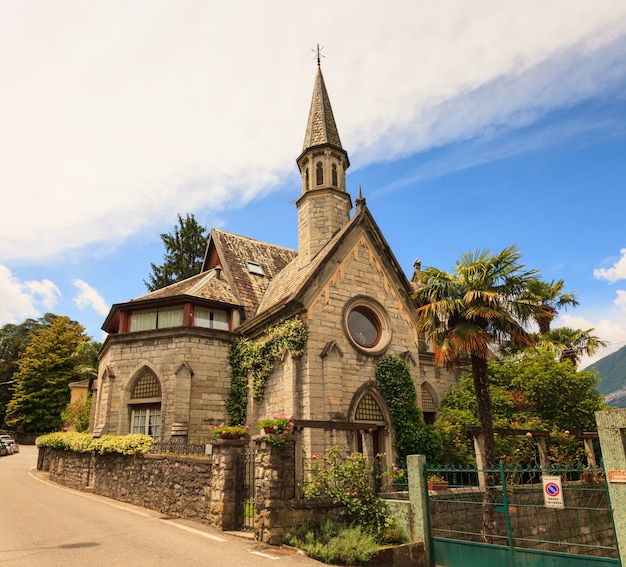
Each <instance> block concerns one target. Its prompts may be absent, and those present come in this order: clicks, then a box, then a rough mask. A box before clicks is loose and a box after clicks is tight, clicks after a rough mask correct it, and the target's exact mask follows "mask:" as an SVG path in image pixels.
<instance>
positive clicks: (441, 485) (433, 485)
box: [428, 481, 448, 490]
mask: <svg viewBox="0 0 626 567" xmlns="http://www.w3.org/2000/svg"><path fill="white" fill-rule="evenodd" d="M447 489H448V482H447V481H443V482H430V481H429V482H428V490H447Z"/></svg>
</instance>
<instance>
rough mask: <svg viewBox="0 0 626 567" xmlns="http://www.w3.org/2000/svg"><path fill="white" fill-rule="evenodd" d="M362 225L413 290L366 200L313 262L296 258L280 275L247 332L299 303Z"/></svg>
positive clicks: (250, 322) (389, 262) (394, 269)
mask: <svg viewBox="0 0 626 567" xmlns="http://www.w3.org/2000/svg"><path fill="white" fill-rule="evenodd" d="M363 201H364V200H363ZM359 228H362V229H363V230H364V231H366V232H367V233H368V235H369V236H370V237H371V239H372V241H373V243H374V245H375V246H376V248H377V250H378V252H379V254H380V256H381V258H384V261H385V263H386V264H387V265H388V266H389V267H390V268H391V271H392V272H393V273H394V274H395V275H396V277H397V278H398V281H399V282H400V284H401V286H402V287H403V288H404V291H405V292H406V293H407V294H410V293H411V291H412V288H411V285H410V283H409V281H408V280H407V278H406V275H405V274H404V271H403V270H402V268H401V266H400V264H399V263H398V261H397V259H396V257H395V256H394V254H393V252H392V251H391V249H390V248H389V244H387V241H386V240H385V238H384V236H383V235H382V233H381V231H380V228H379V227H378V225H377V224H376V221H374V218H373V217H372V215H371V213H370V212H369V210H368V209H367V207H366V206H365V204H364V203H363V205H362V206H360V207H359V208H358V209H357V212H356V214H355V215H354V216H353V217H352V219H350V221H349V222H348V223H347V224H346V225H345V226H344V227H343V228H342V229H341V230H340V231H338V232H337V233H336V234H335V235H334V236H333V238H331V239H330V241H329V242H328V243H327V244H326V245H325V246H324V248H322V250H320V252H319V253H318V254H317V255H316V256H315V258H313V260H312V261H311V262H308V263H303V262H299V261H298V258H295V259H294V260H292V261H291V263H290V264H289V265H288V266H287V267H285V269H284V270H282V272H280V273H279V274H278V275H277V276H276V278H275V279H274V280H273V281H272V282H271V283H270V285H269V286H268V289H267V291H266V292H265V295H264V296H263V299H262V301H261V303H260V305H259V309H258V311H257V316H256V317H255V318H254V320H253V321H248V322H247V323H246V324H245V327H244V329H242V331H243V332H245V330H246V329H247V328H251V327H254V326H255V325H256V324H257V323H260V322H261V321H262V320H264V319H266V318H268V317H271V316H273V315H275V314H278V313H280V312H281V311H282V310H283V309H288V310H289V308H290V306H294V305H296V306H297V305H298V303H299V301H300V300H301V298H302V296H303V294H304V293H305V292H306V290H308V289H309V287H311V286H312V285H315V281H316V276H317V274H318V273H319V271H320V270H321V269H322V268H323V267H324V265H326V264H327V263H328V262H330V261H331V260H332V258H333V256H334V254H335V252H336V251H337V250H338V248H339V247H340V246H341V244H342V243H343V242H344V241H345V240H346V238H347V237H348V235H349V234H351V233H352V232H354V231H356V230H359Z"/></svg>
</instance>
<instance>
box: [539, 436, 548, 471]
mask: <svg viewBox="0 0 626 567" xmlns="http://www.w3.org/2000/svg"><path fill="white" fill-rule="evenodd" d="M536 440H537V450H538V451H539V465H540V466H541V468H542V470H547V468H548V467H549V466H550V463H549V462H548V447H547V445H546V438H545V437H536Z"/></svg>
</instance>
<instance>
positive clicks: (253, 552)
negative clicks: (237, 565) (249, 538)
mask: <svg viewBox="0 0 626 567" xmlns="http://www.w3.org/2000/svg"><path fill="white" fill-rule="evenodd" d="M250 553H252V555H259V556H261V557H265V558H267V559H280V557H276V556H275V555H270V554H269V553H262V552H261V551H251V552H250Z"/></svg>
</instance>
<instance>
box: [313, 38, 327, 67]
mask: <svg viewBox="0 0 626 567" xmlns="http://www.w3.org/2000/svg"><path fill="white" fill-rule="evenodd" d="M322 49H324V48H323V47H320V44H319V43H318V44H317V48H316V49H311V51H313V53H315V57H316V58H317V66H318V67H320V66H321V63H322V57H326V56H325V55H322Z"/></svg>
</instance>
